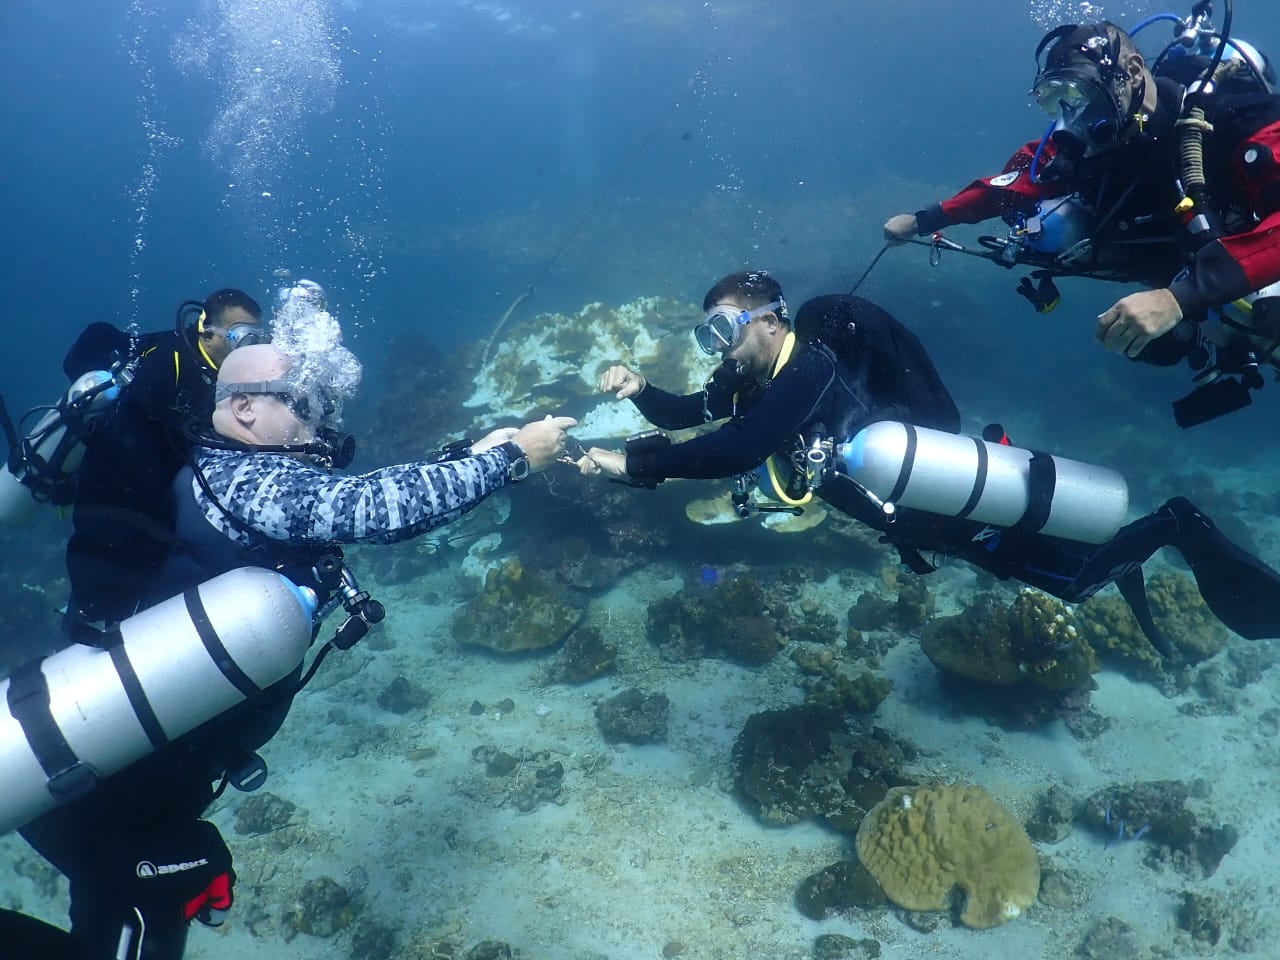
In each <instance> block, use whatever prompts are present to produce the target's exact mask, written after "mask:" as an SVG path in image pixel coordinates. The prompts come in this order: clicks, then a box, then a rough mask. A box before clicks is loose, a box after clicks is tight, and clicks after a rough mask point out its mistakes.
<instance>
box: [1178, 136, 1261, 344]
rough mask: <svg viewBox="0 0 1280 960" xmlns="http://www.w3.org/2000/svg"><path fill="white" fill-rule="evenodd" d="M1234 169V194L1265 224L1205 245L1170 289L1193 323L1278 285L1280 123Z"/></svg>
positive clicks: (1249, 146)
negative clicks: (1209, 312)
mask: <svg viewBox="0 0 1280 960" xmlns="http://www.w3.org/2000/svg"><path fill="white" fill-rule="evenodd" d="M1233 167H1234V168H1233V170H1232V173H1233V176H1234V179H1235V185H1236V188H1237V189H1238V190H1239V192H1240V193H1241V194H1242V195H1243V196H1244V197H1245V198H1246V199H1247V201H1248V203H1249V205H1250V207H1251V208H1252V209H1253V210H1254V212H1255V213H1257V215H1258V216H1259V217H1261V218H1262V220H1261V222H1260V223H1258V224H1257V225H1256V226H1254V227H1253V229H1252V230H1249V231H1247V232H1245V233H1237V234H1233V235H1232V236H1229V237H1223V238H1222V239H1221V240H1216V241H1214V242H1213V243H1210V244H1208V245H1206V246H1205V247H1204V249H1202V250H1201V251H1200V252H1199V253H1197V254H1196V256H1195V260H1194V261H1193V262H1192V265H1191V269H1190V271H1188V272H1187V273H1186V274H1185V275H1183V276H1180V277H1178V279H1176V280H1174V282H1173V283H1171V284H1170V285H1169V291H1170V292H1171V293H1172V294H1173V295H1174V297H1175V299H1177V301H1178V305H1179V306H1180V307H1181V308H1182V313H1183V316H1186V317H1190V318H1191V319H1194V320H1200V319H1203V317H1204V314H1205V311H1206V310H1208V309H1209V308H1210V307H1214V306H1220V305H1222V304H1224V303H1230V302H1231V301H1232V300H1236V299H1238V298H1240V297H1243V296H1244V295H1245V294H1247V293H1252V292H1253V291H1255V290H1259V289H1261V288H1262V287H1265V286H1268V285H1270V284H1272V283H1275V282H1277V281H1280V121H1277V122H1275V123H1271V124H1268V125H1267V126H1265V127H1263V128H1262V129H1261V130H1259V131H1258V132H1257V133H1255V134H1253V136H1251V137H1249V139H1248V141H1246V142H1245V143H1244V145H1243V146H1242V148H1240V149H1237V150H1236V151H1235V161H1234V165H1233Z"/></svg>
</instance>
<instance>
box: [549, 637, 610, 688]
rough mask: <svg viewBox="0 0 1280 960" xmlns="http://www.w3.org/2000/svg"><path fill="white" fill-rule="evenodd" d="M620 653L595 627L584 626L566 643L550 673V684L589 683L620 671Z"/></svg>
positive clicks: (568, 638) (567, 639)
mask: <svg viewBox="0 0 1280 960" xmlns="http://www.w3.org/2000/svg"><path fill="white" fill-rule="evenodd" d="M617 663H618V651H617V649H616V648H615V647H614V646H613V645H612V644H608V643H606V642H605V641H604V639H603V638H602V637H601V636H600V631H599V630H597V629H596V628H595V627H581V628H579V629H577V630H575V631H573V633H571V634H569V636H568V637H567V638H566V639H565V641H564V646H563V647H562V648H561V649H560V655H559V657H557V658H556V661H555V662H554V663H552V664H551V666H550V668H549V669H548V670H547V682H548V683H586V682H587V681H588V680H594V679H595V678H596V677H600V676H604V675H605V674H607V673H612V672H613V671H614V670H615V669H616V668H617Z"/></svg>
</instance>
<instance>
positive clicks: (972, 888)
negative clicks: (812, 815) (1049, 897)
mask: <svg viewBox="0 0 1280 960" xmlns="http://www.w3.org/2000/svg"><path fill="white" fill-rule="evenodd" d="M857 848H858V857H859V858H860V859H861V860H862V862H863V864H864V865H865V866H866V868H867V869H868V870H870V871H871V873H872V875H873V876H874V877H875V878H876V880H878V881H879V882H880V885H881V886H882V887H883V888H884V892H885V895H886V896H888V898H889V899H890V900H892V901H893V902H894V903H896V904H897V905H898V906H900V907H905V908H906V909H908V910H945V909H946V908H947V906H948V900H949V897H950V894H951V890H952V888H954V887H959V888H961V889H962V890H964V892H965V895H966V896H965V902H964V908H963V910H962V912H961V914H960V919H961V920H962V921H963V922H964V923H965V924H966V925H967V926H970V927H977V928H986V927H995V926H999V925H1000V924H1002V923H1005V922H1006V921H1008V920H1012V919H1013V918H1014V917H1017V916H1019V915H1020V914H1021V913H1022V911H1023V910H1025V909H1027V907H1029V906H1031V904H1032V903H1034V902H1035V899H1036V894H1037V893H1039V891H1040V865H1039V863H1038V862H1037V860H1036V851H1035V848H1034V847H1033V846H1032V845H1031V840H1030V839H1029V838H1028V837H1027V834H1026V831H1025V830H1023V829H1022V825H1021V824H1019V823H1018V821H1017V820H1015V819H1014V817H1013V815H1012V814H1011V813H1009V811H1008V810H1006V809H1005V808H1004V807H1002V806H1001V805H1000V803H999V802H998V801H997V800H996V799H995V798H994V797H993V796H991V795H990V794H989V793H987V792H986V791H985V790H983V789H982V788H981V787H975V786H967V785H963V784H955V785H951V786H933V787H917V788H909V787H896V788H894V789H893V790H890V791H889V793H888V794H887V795H886V796H885V798H884V800H882V801H881V802H880V803H878V804H876V805H875V806H874V807H872V808H871V811H870V812H869V813H868V814H867V815H866V817H865V818H863V821H862V825H861V826H860V827H859V828H858V837H857Z"/></svg>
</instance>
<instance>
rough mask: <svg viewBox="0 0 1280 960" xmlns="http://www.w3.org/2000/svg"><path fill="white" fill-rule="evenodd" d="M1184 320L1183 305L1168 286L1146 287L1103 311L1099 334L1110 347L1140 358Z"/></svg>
mask: <svg viewBox="0 0 1280 960" xmlns="http://www.w3.org/2000/svg"><path fill="white" fill-rule="evenodd" d="M1181 319H1182V307H1180V306H1178V301H1177V299H1176V298H1175V297H1174V295H1173V294H1172V293H1170V292H1169V291H1168V290H1167V289H1163V288H1162V289H1159V290H1143V291H1141V292H1139V293H1131V294H1129V295H1128V296H1127V297H1121V298H1120V299H1119V300H1117V301H1116V302H1115V304H1114V305H1113V306H1112V307H1111V309H1110V310H1108V311H1106V312H1105V313H1103V314H1101V315H1100V316H1099V317H1098V328H1097V330H1096V332H1095V336H1097V338H1098V339H1099V340H1100V341H1101V342H1102V345H1103V346H1105V347H1106V348H1107V349H1108V350H1115V351H1117V352H1118V353H1123V354H1124V355H1125V356H1127V357H1136V356H1137V355H1138V354H1140V353H1141V352H1142V351H1143V348H1144V347H1146V345H1147V344H1148V343H1150V342H1151V341H1152V340H1154V339H1155V338H1156V337H1159V336H1162V335H1163V334H1166V333H1168V332H1169V331H1170V330H1172V329H1173V328H1174V327H1175V326H1177V324H1178V321H1179V320H1181Z"/></svg>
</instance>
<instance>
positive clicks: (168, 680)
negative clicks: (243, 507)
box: [0, 567, 315, 834]
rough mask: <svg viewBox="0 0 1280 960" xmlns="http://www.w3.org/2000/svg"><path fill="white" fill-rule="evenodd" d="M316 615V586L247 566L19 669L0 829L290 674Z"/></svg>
mask: <svg viewBox="0 0 1280 960" xmlns="http://www.w3.org/2000/svg"><path fill="white" fill-rule="evenodd" d="M314 612H315V596H314V594H311V593H310V591H309V590H302V589H300V588H298V587H297V586H295V585H294V584H293V583H291V582H290V581H289V580H287V579H285V578H284V577H282V576H280V574H278V573H275V572H274V571H270V570H263V569H258V568H254V567H242V568H240V569H238V570H231V571H229V572H227V573H224V574H221V575H220V576H217V577H214V578H213V579H212V580H209V581H208V582H207V583H204V584H201V585H200V586H199V587H196V588H193V589H191V590H188V591H185V592H184V593H182V594H179V595H178V596H175V597H171V598H170V599H168V600H166V601H164V602H163V603H160V604H157V605H156V606H154V607H150V608H149V609H147V610H144V611H142V612H141V613H138V614H136V615H134V616H132V617H130V618H129V619H128V620H125V621H123V622H122V623H121V624H120V636H121V641H120V643H118V644H116V645H115V646H113V647H112V648H110V649H107V650H104V649H100V648H98V647H91V646H86V645H84V644H76V645H74V646H71V647H68V648H66V649H65V650H61V651H59V652H58V653H56V654H54V655H53V656H51V657H49V658H47V659H45V660H43V661H38V662H36V663H33V664H29V665H27V666H26V667H23V668H20V669H19V670H17V671H15V672H14V674H13V675H12V676H10V677H9V678H8V679H6V680H4V681H3V682H0V694H3V697H4V703H5V704H7V706H8V709H4V708H3V707H0V784H3V785H4V788H3V790H0V834H4V833H7V832H8V831H10V830H13V829H16V828H17V827H20V826H22V825H23V824H26V823H29V822H30V821H31V820H33V819H35V818H36V817H38V816H40V815H41V814H43V813H45V812H47V811H48V810H50V809H52V808H53V807H54V806H56V805H57V804H58V803H59V802H61V801H64V800H68V799H72V798H74V797H76V796H79V795H80V794H81V793H83V792H85V791H86V790H88V789H90V788H91V787H92V786H93V784H94V783H96V782H97V780H99V779H102V778H104V777H107V776H109V775H111V774H113V773H116V772H117V771H119V770H122V769H124V768H125V767H127V766H129V765H130V764H132V763H134V762H135V761H137V760H139V759H141V758H142V757H144V756H146V755H147V754H149V753H151V752H152V751H153V750H155V749H157V748H159V747H160V746H162V745H163V744H165V743H166V742H168V741H171V740H173V739H175V738H177V737H179V736H181V735H182V734H184V733H186V732H188V731H190V730H193V729H194V728H196V727H197V726H199V725H200V724H202V723H204V722H205V721H207V720H210V719H212V718H214V717H216V716H218V715H219V714H221V713H224V712H225V711H227V710H229V709H231V708H232V707H234V706H235V705H236V704H238V703H241V702H242V701H244V700H246V699H248V698H249V697H250V696H253V695H254V694H255V693H258V692H259V691H261V690H263V689H265V688H266V687H268V686H270V685H271V684H273V683H275V682H276V681H278V680H281V679H283V678H284V677H286V676H288V675H289V673H290V671H292V670H293V669H294V668H295V667H297V666H298V664H299V663H301V662H302V658H303V655H304V654H305V653H306V650H307V647H308V645H309V644H310V642H311V618H312V614H313V613H314ZM33 702H37V705H36V706H35V707H33V706H32V703H33ZM44 704H47V706H43V705H44ZM19 718H21V719H19ZM59 739H60V740H61V741H62V742H61V743H58V740H59ZM33 742H34V745H33Z"/></svg>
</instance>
